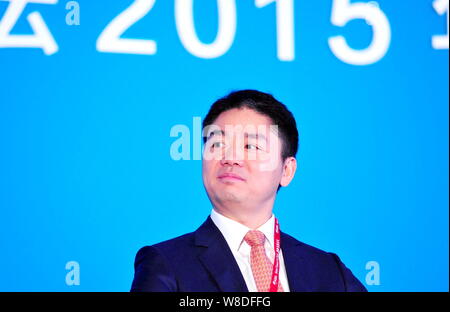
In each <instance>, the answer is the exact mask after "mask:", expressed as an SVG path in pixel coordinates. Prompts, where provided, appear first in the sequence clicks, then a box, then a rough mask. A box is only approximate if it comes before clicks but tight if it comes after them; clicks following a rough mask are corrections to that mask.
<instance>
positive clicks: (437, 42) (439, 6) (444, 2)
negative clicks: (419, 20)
mask: <svg viewBox="0 0 450 312" xmlns="http://www.w3.org/2000/svg"><path fill="white" fill-rule="evenodd" d="M433 8H434V10H435V11H436V12H437V13H438V14H439V15H443V14H444V13H446V15H447V33H446V34H445V35H435V36H433V37H432V39H431V45H432V46H433V48H434V49H448V0H435V1H434V2H433Z"/></svg>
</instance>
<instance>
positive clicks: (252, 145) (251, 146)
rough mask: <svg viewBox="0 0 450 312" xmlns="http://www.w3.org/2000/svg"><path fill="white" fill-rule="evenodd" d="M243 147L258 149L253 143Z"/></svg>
mask: <svg viewBox="0 0 450 312" xmlns="http://www.w3.org/2000/svg"><path fill="white" fill-rule="evenodd" d="M245 148H246V149H249V150H257V149H258V147H257V146H256V145H254V144H246V145H245Z"/></svg>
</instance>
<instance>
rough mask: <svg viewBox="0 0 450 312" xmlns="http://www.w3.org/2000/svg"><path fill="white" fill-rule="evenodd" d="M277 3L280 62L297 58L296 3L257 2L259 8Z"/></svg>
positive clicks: (279, 1)
mask: <svg viewBox="0 0 450 312" xmlns="http://www.w3.org/2000/svg"><path fill="white" fill-rule="evenodd" d="M272 2H276V21H277V55H278V59H279V60H280V61H292V60H294V58H295V43H294V2H293V1H292V0H255V5H256V6H257V7H258V8H261V7H264V6H266V5H267V4H269V3H272Z"/></svg>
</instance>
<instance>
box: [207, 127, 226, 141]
mask: <svg viewBox="0 0 450 312" xmlns="http://www.w3.org/2000/svg"><path fill="white" fill-rule="evenodd" d="M213 135H221V136H225V132H224V131H223V130H218V129H217V130H213V131H211V132H210V133H209V134H208V137H207V138H206V140H209V139H210V138H211V137H212V136H213Z"/></svg>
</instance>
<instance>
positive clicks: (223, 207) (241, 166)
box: [131, 90, 366, 292]
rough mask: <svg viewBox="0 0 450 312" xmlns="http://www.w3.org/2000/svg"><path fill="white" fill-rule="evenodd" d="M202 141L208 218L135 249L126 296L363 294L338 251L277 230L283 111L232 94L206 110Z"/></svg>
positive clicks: (287, 128) (289, 136)
mask: <svg viewBox="0 0 450 312" xmlns="http://www.w3.org/2000/svg"><path fill="white" fill-rule="evenodd" d="M203 136H204V143H205V144H204V153H203V159H202V171H203V184H204V186H205V189H206V192H207V194H208V198H209V199H210V201H211V204H212V206H213V209H212V211H211V215H210V216H209V217H208V218H207V220H206V221H205V222H204V223H203V224H202V225H201V226H200V227H199V228H198V229H197V230H196V231H195V232H193V233H189V234H186V235H183V236H180V237H177V238H174V239H172V240H169V241H165V242H162V243H159V244H156V245H153V246H147V247H144V248H142V249H141V250H139V251H138V253H137V255H136V261H135V276H134V280H133V284H132V287H131V291H171V292H172V291H202V292H203V291H227V292H229V291H237V292H245V291H284V292H287V291H291V292H297V291H366V289H365V287H364V286H363V285H362V284H361V283H360V282H359V281H358V280H357V279H356V278H355V276H354V275H353V274H352V273H351V271H350V270H349V269H347V268H346V267H345V265H344V264H343V263H342V262H341V261H340V259H339V257H338V256H337V255H336V254H333V253H327V252H325V251H321V250H319V249H317V248H314V247H312V246H309V245H306V244H304V243H302V242H300V241H298V240H296V239H295V238H293V237H291V236H289V235H287V234H285V233H283V232H280V231H279V225H278V220H277V219H276V218H275V216H274V215H273V213H272V209H273V205H274V202H275V197H276V195H277V193H278V190H279V189H280V187H286V186H288V185H289V183H290V182H291V180H292V179H293V177H294V174H295V171H296V168H297V162H296V158H295V155H296V153H297V148H298V131H297V126H296V122H295V119H294V117H293V115H292V114H291V112H289V110H288V109H287V108H286V106H284V105H283V104H282V103H280V102H279V101H277V100H276V99H275V98H274V97H273V96H271V95H269V94H266V93H262V92H259V91H255V90H242V91H237V92H232V93H230V94H229V95H228V96H226V97H224V98H221V99H219V100H218V101H216V102H215V103H214V104H213V105H212V107H211V108H210V110H209V112H208V114H207V116H206V118H205V119H204V121H203Z"/></svg>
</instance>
